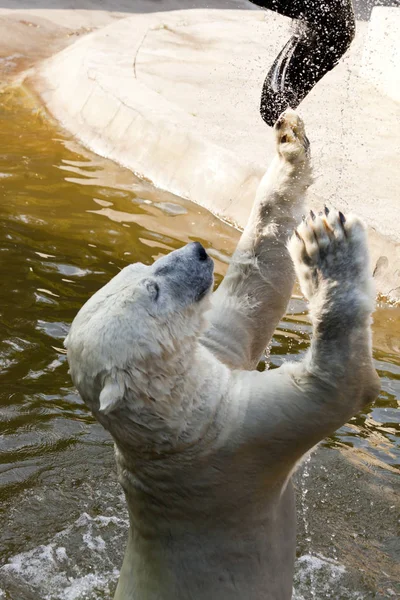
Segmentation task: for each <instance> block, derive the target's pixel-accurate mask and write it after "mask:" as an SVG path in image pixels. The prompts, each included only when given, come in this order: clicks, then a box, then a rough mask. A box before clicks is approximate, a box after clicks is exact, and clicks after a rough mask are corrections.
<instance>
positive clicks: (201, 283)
mask: <svg viewBox="0 0 400 600" xmlns="http://www.w3.org/2000/svg"><path fill="white" fill-rule="evenodd" d="M213 271H214V264H213V261H212V259H211V258H210V257H209V256H208V254H207V253H206V251H205V250H204V248H203V246H202V245H201V244H199V243H198V242H194V243H191V244H188V245H186V246H184V247H183V248H181V249H179V250H175V251H174V252H171V253H170V254H168V255H166V256H164V257H162V258H160V259H158V260H157V261H155V262H154V263H153V265H151V266H146V265H143V264H141V263H136V264H132V265H129V266H127V267H125V268H124V269H123V270H122V271H120V272H119V273H118V274H117V275H116V276H115V277H114V278H113V279H111V281H109V282H108V283H107V284H106V285H105V286H104V287H102V288H101V289H100V290H99V291H98V292H96V293H95V294H94V295H93V296H92V297H91V298H90V299H89V300H88V301H87V302H86V304H85V305H84V306H83V307H82V308H81V310H80V311H79V313H78V314H77V316H76V317H75V319H74V321H73V323H72V325H71V329H70V331H69V334H68V336H67V338H66V340H65V347H66V348H67V355H68V362H69V365H70V373H71V376H72V379H73V381H74V383H75V385H76V387H77V388H78V390H79V392H80V394H81V396H82V398H83V400H84V401H85V402H86V403H87V404H88V405H89V407H90V408H91V409H92V411H93V412H94V414H95V415H96V416H97V417H98V418H99V420H101V421H102V420H103V421H104V419H101V417H102V416H105V415H108V414H110V413H111V412H112V411H114V410H115V409H116V408H117V407H118V406H120V407H121V406H122V405H126V403H127V402H128V403H132V402H134V404H135V406H136V407H138V406H139V407H140V406H143V407H144V406H145V405H146V404H149V403H150V404H151V403H154V402H157V401H158V400H159V399H160V398H161V397H167V398H168V397H174V395H175V396H176V395H177V387H178V386H179V385H181V383H179V381H181V380H182V381H184V379H185V370H186V369H187V365H188V361H191V360H192V359H193V353H194V352H195V348H196V346H198V338H199V335H200V333H201V332H202V331H203V329H204V326H205V318H204V312H205V311H206V309H207V308H208V307H209V299H208V298H209V295H210V292H211V289H212V286H213Z"/></svg>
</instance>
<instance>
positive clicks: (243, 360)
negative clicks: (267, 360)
mask: <svg viewBox="0 0 400 600" xmlns="http://www.w3.org/2000/svg"><path fill="white" fill-rule="evenodd" d="M275 137H276V155H275V158H274V159H273V161H272V163H271V165H270V167H269V169H268V171H267V172H266V174H265V175H264V177H263V179H262V180H261V183H260V185H259V187H258V190H257V194H256V198H255V201H254V205H253V208H252V212H251V214H250V217H249V221H248V223H247V226H246V228H245V230H244V232H243V234H242V236H241V238H240V240H239V244H238V246H237V248H236V251H235V253H234V255H233V257H232V261H231V264H230V266H229V269H228V272H227V274H226V276H225V278H224V281H223V282H222V283H221V285H220V286H219V288H218V290H217V291H216V292H215V294H214V295H213V298H212V310H211V311H210V312H209V313H208V315H207V317H208V319H209V321H210V328H209V329H208V331H207V332H206V333H205V335H204V337H203V339H202V342H203V343H204V344H205V345H206V346H207V347H208V348H209V349H210V350H211V351H212V352H213V353H214V354H215V355H216V356H218V358H220V359H221V360H222V361H223V362H224V363H225V364H227V365H229V366H230V367H233V368H240V369H253V368H255V367H256V365H257V362H258V361H259V360H260V357H261V356H262V353H263V352H264V350H265V348H266V346H267V345H268V343H269V341H270V339H271V337H272V334H273V332H274V330H275V327H276V325H277V324H278V322H279V320H280V319H281V317H282V315H283V314H284V312H285V309H286V306H287V303H288V301H289V299H290V294H291V292H292V289H293V283H294V270H293V265H292V261H291V259H290V256H289V253H288V250H287V240H288V238H289V236H290V234H291V233H292V231H293V228H294V227H295V225H296V223H298V221H299V219H300V216H301V214H302V212H304V205H303V202H304V196H305V192H306V190H307V188H308V186H309V185H310V183H311V165H310V152H309V141H308V139H307V136H306V134H305V130H304V124H303V122H302V120H301V119H300V117H299V116H298V115H297V114H296V113H295V112H294V111H292V110H287V111H286V112H285V113H283V115H281V117H280V118H279V119H278V121H277V123H276V125H275Z"/></svg>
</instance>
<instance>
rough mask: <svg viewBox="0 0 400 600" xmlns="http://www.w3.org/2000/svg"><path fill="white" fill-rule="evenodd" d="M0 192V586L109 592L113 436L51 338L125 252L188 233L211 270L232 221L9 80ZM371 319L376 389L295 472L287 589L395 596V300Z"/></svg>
mask: <svg viewBox="0 0 400 600" xmlns="http://www.w3.org/2000/svg"><path fill="white" fill-rule="evenodd" d="M0 202H1V218H0V251H1V255H0V258H1V260H0V281H1V284H2V285H1V287H0V295H1V299H0V315H1V331H2V335H1V338H0V383H1V387H0V403H1V421H0V428H1V431H0V433H1V438H0V502H1V515H0V523H1V527H0V531H1V534H0V535H1V539H0V557H1V558H0V598H5V599H7V600H30V599H35V600H56V599H63V600H75V599H76V600H78V599H79V600H82V599H87V600H96V599H105V598H109V597H110V595H111V593H112V590H113V589H114V586H115V581H116V579H117V576H118V568H119V567H120V564H121V559H122V553H123V550H124V545H125V539H126V528H127V516H126V512H125V505H124V500H123V497H122V493H121V490H120V488H119V486H118V485H117V483H116V478H115V474H114V459H113V453H112V443H111V441H110V439H109V437H108V435H107V434H106V433H105V432H104V431H103V430H102V428H101V427H100V426H98V425H97V424H96V423H95V422H94V420H93V418H92V417H91V415H90V414H89V412H88V410H87V409H86V407H85V406H84V405H83V403H82V402H81V400H80V399H79V397H78V396H77V394H76V392H75V390H74V388H73V387H72V385H71V381H70V378H69V376H68V374H67V365H66V361H65V353H64V351H63V349H62V341H63V339H64V337H65V335H66V333H67V331H68V327H69V323H70V322H71V320H72V318H73V317H74V315H75V314H76V312H77V310H78V309H79V308H80V306H81V305H82V304H83V303H84V301H85V300H86V299H87V298H88V297H89V296H90V295H91V294H92V293H93V292H94V291H95V290H97V289H98V288H99V287H100V286H101V285H103V284H104V283H105V282H106V281H107V280H108V279H110V278H111V277H112V276H113V275H114V274H115V273H116V272H117V271H118V270H119V269H120V268H121V267H123V266H124V265H126V264H127V263H129V262H132V261H142V262H144V263H151V262H152V261H153V260H154V259H155V258H157V257H158V256H160V255H161V254H164V253H166V252H168V251H170V250H172V249H175V248H178V247H180V246H181V245H183V244H184V243H186V242H188V241H191V240H195V239H196V240H200V241H201V242H202V243H203V244H204V245H205V246H206V247H207V248H208V249H209V252H210V254H211V255H212V256H213V257H214V258H215V259H216V273H217V280H218V279H219V278H220V276H221V275H222V274H223V273H224V271H225V269H226V260H227V257H228V256H229V255H230V253H231V252H232V250H233V248H234V246H235V244H236V242H237V239H238V232H237V231H235V230H234V229H232V228H230V227H229V226H228V225H226V224H223V223H221V222H220V221H218V220H216V219H215V218H214V217H212V216H211V215H210V214H209V213H207V212H206V211H205V210H203V209H201V208H199V207H197V206H195V205H193V204H191V203H190V202H186V201H183V200H181V199H179V198H175V197H173V196H171V195H169V194H165V193H161V192H159V191H157V190H154V189H153V188H152V187H151V186H150V185H147V184H146V183H143V182H141V181H139V180H138V179H136V178H135V177H134V176H133V175H132V174H131V173H130V172H128V171H126V170H124V169H122V168H119V167H117V166H116V165H114V164H112V163H110V162H108V161H105V160H103V159H100V158H98V157H96V156H94V155H92V154H90V153H88V152H86V151H85V150H83V149H82V148H80V147H79V146H77V145H76V144H75V143H74V142H72V141H71V140H70V139H69V138H68V137H67V136H66V135H65V134H64V133H62V132H61V131H59V130H58V129H57V128H56V127H55V126H54V124H52V123H51V122H50V121H49V120H48V119H47V117H46V116H45V115H44V114H43V113H42V112H41V111H40V110H38V109H37V107H36V105H35V103H34V102H33V101H32V100H30V99H29V97H27V96H25V95H24V94H23V93H22V92H20V91H17V92H13V93H10V92H8V91H6V92H4V93H3V94H1V95H0ZM304 311H305V305H304V303H303V301H302V300H301V299H300V298H299V297H294V298H293V300H292V302H291V304H290V307H289V311H288V315H287V317H286V318H285V319H284V320H283V321H282V323H281V324H280V327H279V329H278V331H277V333H276V335H275V337H274V342H273V346H272V353H271V363H272V366H278V365H279V364H281V362H282V361H284V360H287V359H288V358H292V359H297V358H298V357H299V355H300V354H301V353H302V352H304V350H305V349H306V348H307V346H308V343H309V335H310V327H309V323H308V320H307V316H306V314H305V312H304ZM374 330H375V338H374V340H375V341H374V348H375V350H374V352H375V359H376V367H377V369H378V370H379V374H380V375H381V378H382V393H381V395H380V397H379V399H378V401H377V402H376V404H375V406H374V407H373V408H370V409H369V410H366V411H365V412H364V413H362V414H360V415H358V416H357V417H355V418H354V419H352V420H351V422H350V423H349V424H348V425H346V426H345V427H343V428H342V429H341V430H339V431H338V432H337V433H336V434H335V435H334V436H332V438H330V439H329V440H327V441H326V442H324V444H323V445H322V446H321V447H320V449H319V450H317V452H316V454H315V456H314V457H312V458H311V459H310V460H308V461H307V462H306V464H305V466H304V467H303V468H302V470H301V471H300V473H299V474H298V476H297V488H298V507H299V511H298V512H299V530H300V531H299V544H298V546H299V548H298V556H299V560H298V563H297V570H296V594H295V597H296V598H298V599H299V600H300V599H304V600H308V599H309V598H317V599H320V598H335V599H346V598H363V599H364V598H390V597H397V594H398V593H399V594H400V588H399V587H398V585H399V582H400V574H399V571H398V560H399V545H400V544H399V539H398V537H397V533H396V528H397V527H398V514H399V495H398V491H399V488H398V487H397V490H396V487H395V486H396V485H397V486H398V476H397V475H396V469H398V467H399V464H400V448H399V445H400V444H399V437H396V435H398V432H399V422H400V418H399V416H400V413H399V411H398V406H399V401H400V352H399V334H400V309H394V308H389V307H384V306H383V307H381V308H379V309H378V311H377V313H376V316H375V326H374ZM396 493H397V496H396Z"/></svg>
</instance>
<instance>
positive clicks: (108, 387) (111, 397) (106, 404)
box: [99, 377, 124, 415]
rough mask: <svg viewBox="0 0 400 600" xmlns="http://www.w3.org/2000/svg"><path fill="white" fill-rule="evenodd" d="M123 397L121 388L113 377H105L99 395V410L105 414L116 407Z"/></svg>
mask: <svg viewBox="0 0 400 600" xmlns="http://www.w3.org/2000/svg"><path fill="white" fill-rule="evenodd" d="M123 397H124V392H123V389H122V388H121V387H120V386H119V385H118V383H117V382H116V381H115V379H112V378H111V377H106V379H105V381H104V387H103V389H102V390H101V392H100V396H99V401H100V411H101V412H102V413H104V414H106V415H107V414H108V413H110V412H111V411H113V410H114V409H116V408H117V406H118V404H119V403H120V402H121V401H122V399H123Z"/></svg>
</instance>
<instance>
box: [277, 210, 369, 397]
mask: <svg viewBox="0 0 400 600" xmlns="http://www.w3.org/2000/svg"><path fill="white" fill-rule="evenodd" d="M289 250H290V253H291V256H292V259H293V263H294V266H295V270H296V274H297V277H298V280H299V283H300V287H301V289H302V292H303V294H304V296H305V297H306V298H307V300H308V301H309V308H310V317H311V320H312V324H313V339H312V345H311V352H310V353H309V355H308V363H309V365H308V366H309V369H310V370H311V372H313V373H314V374H316V375H318V376H320V377H322V378H325V379H327V380H328V381H329V382H332V383H335V384H336V383H337V382H338V381H341V382H342V385H345V384H346V383H347V384H348V385H349V386H350V388H352V387H353V386H355V387H356V388H357V394H356V396H358V395H359V391H360V388H362V387H363V386H364V385H366V386H367V387H368V383H370V382H371V380H374V379H375V371H374V369H373V367H372V358H371V331H370V322H371V313H372V311H373V310H374V304H375V291H374V285H373V279H372V271H371V268H370V264H369V253H368V246H367V234H366V230H365V226H364V225H363V223H362V222H361V221H360V220H359V219H358V218H357V217H355V216H353V215H349V216H348V217H345V216H344V215H343V214H342V213H340V212H337V211H334V210H331V211H329V210H328V209H327V208H325V214H323V215H322V214H321V215H315V214H314V213H313V212H311V213H310V216H309V217H308V218H307V219H304V220H303V222H302V223H301V224H300V226H299V227H298V228H297V230H295V233H294V235H293V237H292V238H291V240H290V243H289Z"/></svg>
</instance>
